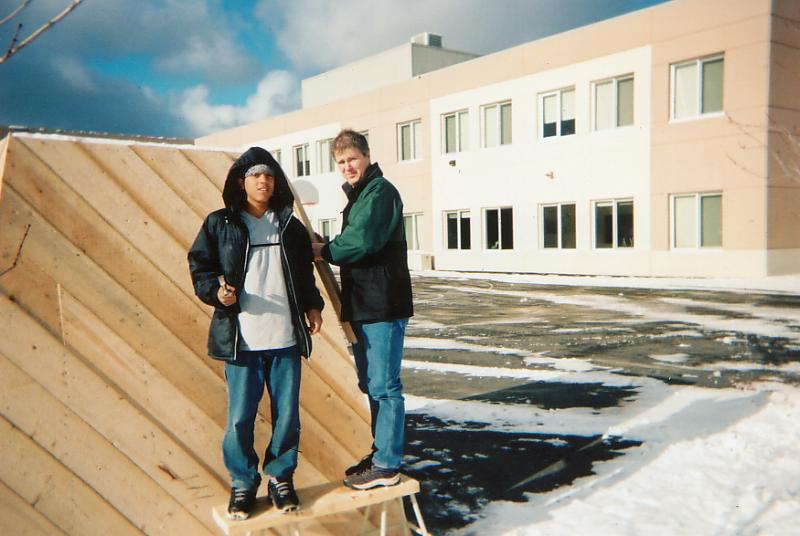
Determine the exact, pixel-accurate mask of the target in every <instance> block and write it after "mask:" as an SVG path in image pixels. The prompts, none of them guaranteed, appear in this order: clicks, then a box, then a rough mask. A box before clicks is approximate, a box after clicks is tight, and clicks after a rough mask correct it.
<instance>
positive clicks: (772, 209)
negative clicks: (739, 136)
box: [767, 0, 800, 273]
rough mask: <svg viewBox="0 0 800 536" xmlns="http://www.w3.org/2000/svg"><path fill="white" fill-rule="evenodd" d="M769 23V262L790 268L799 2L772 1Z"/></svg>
mask: <svg viewBox="0 0 800 536" xmlns="http://www.w3.org/2000/svg"><path fill="white" fill-rule="evenodd" d="M771 23H772V41H771V47H770V62H771V64H772V66H773V68H772V70H771V73H770V102H769V121H770V133H769V138H768V144H767V165H768V169H769V180H768V194H767V211H768V220H767V228H768V230H769V235H768V243H767V249H768V251H767V253H768V258H767V262H768V266H769V271H770V272H771V273H791V272H796V271H797V266H798V265H800V126H799V125H800V97H798V91H797V88H798V85H800V3H798V2H790V1H786V0H783V1H777V2H775V6H774V14H773V16H772V20H771Z"/></svg>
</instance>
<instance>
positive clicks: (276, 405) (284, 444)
mask: <svg viewBox="0 0 800 536" xmlns="http://www.w3.org/2000/svg"><path fill="white" fill-rule="evenodd" d="M225 380H226V382H227V384H228V425H227V427H226V428H225V435H224V437H223V438H222V456H223V459H224V460H225V467H226V468H227V469H228V472H229V473H230V475H231V485H232V486H233V487H235V488H245V489H252V488H254V487H257V486H258V484H259V483H260V482H261V477H260V476H259V473H258V456H257V455H256V451H255V449H254V448H253V427H254V425H255V419H256V412H257V411H258V403H259V402H260V401H261V396H262V395H263V393H264V385H265V384H266V386H267V391H268V392H269V398H270V412H271V414H272V438H271V439H270V441H269V445H268V446H267V450H266V452H265V453H264V468H263V469H264V473H265V474H268V475H271V476H274V477H276V478H279V479H283V478H288V477H290V476H292V474H293V473H294V470H295V468H296V467H297V449H298V445H299V443H300V405H299V400H300V352H299V351H298V349H297V347H296V346H292V347H289V348H281V349H278V350H262V351H255V352H239V355H238V356H237V358H236V361H233V362H226V363H225Z"/></svg>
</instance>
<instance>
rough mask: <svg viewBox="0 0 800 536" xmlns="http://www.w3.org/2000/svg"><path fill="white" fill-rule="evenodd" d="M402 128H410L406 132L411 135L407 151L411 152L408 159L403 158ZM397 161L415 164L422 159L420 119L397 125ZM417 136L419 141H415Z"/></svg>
mask: <svg viewBox="0 0 800 536" xmlns="http://www.w3.org/2000/svg"><path fill="white" fill-rule="evenodd" d="M403 127H410V128H409V129H408V131H409V132H410V133H411V140H410V143H409V150H410V152H411V155H410V158H403V134H402V132H403ZM396 132H397V161H398V162H415V161H417V160H421V159H422V155H421V154H418V153H421V152H422V119H412V120H411V121H404V122H402V123H397V129H396ZM417 136H419V139H417Z"/></svg>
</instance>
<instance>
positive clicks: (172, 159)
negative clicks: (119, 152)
mask: <svg viewBox="0 0 800 536" xmlns="http://www.w3.org/2000/svg"><path fill="white" fill-rule="evenodd" d="M131 150H132V151H133V152H135V153H136V154H137V155H139V157H140V158H141V159H142V160H143V161H144V162H145V163H146V164H147V165H148V166H150V168H152V170H153V171H155V172H156V174H158V175H159V176H160V177H161V178H162V179H163V180H164V182H166V183H167V184H168V185H169V186H170V187H171V188H172V189H173V190H174V191H175V193H176V194H178V195H179V196H181V198H182V199H183V201H184V202H185V203H186V204H187V205H189V206H190V207H191V208H192V210H194V212H195V213H196V214H197V215H198V216H199V217H200V218H205V217H206V214H208V213H209V212H210V211H211V210H213V209H215V208H219V207H221V206H222V196H221V193H220V190H219V188H218V187H217V186H216V182H215V181H216V180H218V179H216V178H215V177H207V176H206V175H205V173H203V172H202V171H201V170H200V168H198V167H197V166H196V165H194V163H193V162H192V161H191V160H189V159H188V158H186V156H185V155H184V154H183V153H182V152H180V151H177V150H175V149H174V148H170V147H152V146H144V145H132V146H131Z"/></svg>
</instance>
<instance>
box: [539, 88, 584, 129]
mask: <svg viewBox="0 0 800 536" xmlns="http://www.w3.org/2000/svg"><path fill="white" fill-rule="evenodd" d="M567 91H572V92H573V93H574V94H575V117H574V118H573V119H572V120H573V121H574V127H573V131H572V133H570V134H562V133H561V125H562V123H563V122H564V119H563V117H562V116H561V112H562V106H561V99H562V95H563V94H564V93H565V92H567ZM554 95H555V96H556V110H557V111H558V121H556V133H555V134H553V135H552V136H545V135H544V125H545V123H544V99H545V98H547V97H552V96H554ZM577 96H578V93H577V90H576V88H575V86H566V87H562V88H560V89H554V90H552V91H547V92H545V93H540V94H539V139H540V140H549V139H551V138H556V139H557V138H565V137H567V136H574V135H575V134H577V133H578V130H577V125H578V117H577V116H578V101H577Z"/></svg>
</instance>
